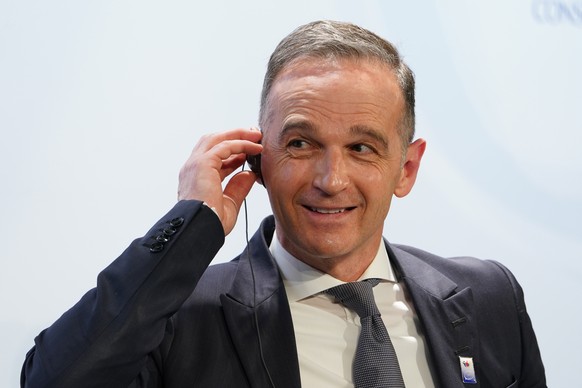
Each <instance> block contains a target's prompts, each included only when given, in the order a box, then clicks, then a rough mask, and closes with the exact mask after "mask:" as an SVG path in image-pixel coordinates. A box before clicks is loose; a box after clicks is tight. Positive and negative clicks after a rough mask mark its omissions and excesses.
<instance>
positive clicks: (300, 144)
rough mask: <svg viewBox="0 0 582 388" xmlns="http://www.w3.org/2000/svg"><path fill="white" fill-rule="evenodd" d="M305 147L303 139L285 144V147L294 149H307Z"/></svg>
mask: <svg viewBox="0 0 582 388" xmlns="http://www.w3.org/2000/svg"><path fill="white" fill-rule="evenodd" d="M307 145H308V143H307V142H306V141H305V140H303V139H293V140H291V141H290V142H289V143H288V144H287V147H289V148H294V149H304V148H306V147H307Z"/></svg>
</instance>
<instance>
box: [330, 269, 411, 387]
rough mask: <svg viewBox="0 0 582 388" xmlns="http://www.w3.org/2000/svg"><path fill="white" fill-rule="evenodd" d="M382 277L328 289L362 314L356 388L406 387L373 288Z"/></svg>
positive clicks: (344, 303)
mask: <svg viewBox="0 0 582 388" xmlns="http://www.w3.org/2000/svg"><path fill="white" fill-rule="evenodd" d="M378 283H380V279H366V280H364V281H361V282H353V283H346V284H342V285H339V286H336V287H332V288H330V289H329V290H326V292H327V293H328V294H330V295H333V296H335V297H336V299H337V300H338V301H339V302H340V303H341V304H343V305H344V306H346V307H347V308H349V309H350V310H352V311H355V312H356V313H357V314H358V315H359V316H360V322H361V325H362V331H361V333H360V338H359V339H358V346H357V348H356V355H355V356H354V365H353V377H354V385H355V387H356V388H404V381H403V380H402V374H401V373H400V367H399V366H398V358H397V357H396V352H395V351H394V347H393V346H392V341H390V336H389V335H388V331H387V330H386V327H385V326H384V322H382V318H381V317H380V311H379V310H378V306H376V302H375V301H374V293H373V291H372V287H374V286H376V285H377V284H378Z"/></svg>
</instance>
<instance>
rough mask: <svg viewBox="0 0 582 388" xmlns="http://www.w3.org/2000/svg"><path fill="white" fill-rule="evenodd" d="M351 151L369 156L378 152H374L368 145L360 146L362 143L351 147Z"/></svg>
mask: <svg viewBox="0 0 582 388" xmlns="http://www.w3.org/2000/svg"><path fill="white" fill-rule="evenodd" d="M350 149H351V150H352V151H354V152H356V153H358V154H369V153H375V152H376V150H374V149H373V148H372V147H370V146H368V145H366V144H360V143H359V144H354V145H352V146H350Z"/></svg>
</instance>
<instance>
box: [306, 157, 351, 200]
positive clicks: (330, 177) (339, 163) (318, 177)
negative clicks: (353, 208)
mask: <svg viewBox="0 0 582 388" xmlns="http://www.w3.org/2000/svg"><path fill="white" fill-rule="evenodd" d="M314 172H315V177H314V179H313V185H314V186H315V187H316V188H318V189H319V190H321V191H323V192H324V193H326V194H328V195H334V194H338V193H340V192H341V191H343V190H344V189H345V188H346V187H347V186H348V184H349V182H350V179H349V174H348V169H347V165H346V160H345V159H344V155H343V154H342V152H341V151H340V150H326V151H325V152H324V153H323V154H322V155H321V156H320V157H319V158H318V159H317V160H316V162H315V166H314Z"/></svg>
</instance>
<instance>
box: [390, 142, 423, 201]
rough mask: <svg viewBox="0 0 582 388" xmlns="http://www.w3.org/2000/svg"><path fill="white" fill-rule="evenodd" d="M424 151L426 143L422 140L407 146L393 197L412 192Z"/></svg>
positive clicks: (400, 196)
mask: <svg viewBox="0 0 582 388" xmlns="http://www.w3.org/2000/svg"><path fill="white" fill-rule="evenodd" d="M425 149H426V141H425V140H424V139H417V140H416V141H414V142H413V143H411V144H410V145H409V146H408V150H406V158H405V160H404V164H403V166H402V170H401V171H400V179H399V180H398V183H397V185H396V187H395V189H394V195H396V196H397V197H398V198H402V197H404V196H406V195H407V194H408V193H410V191H411V190H412V187H413V186H414V182H415V181H416V175H417V174H418V169H419V168H420V161H421V159H422V155H424V150H425Z"/></svg>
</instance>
